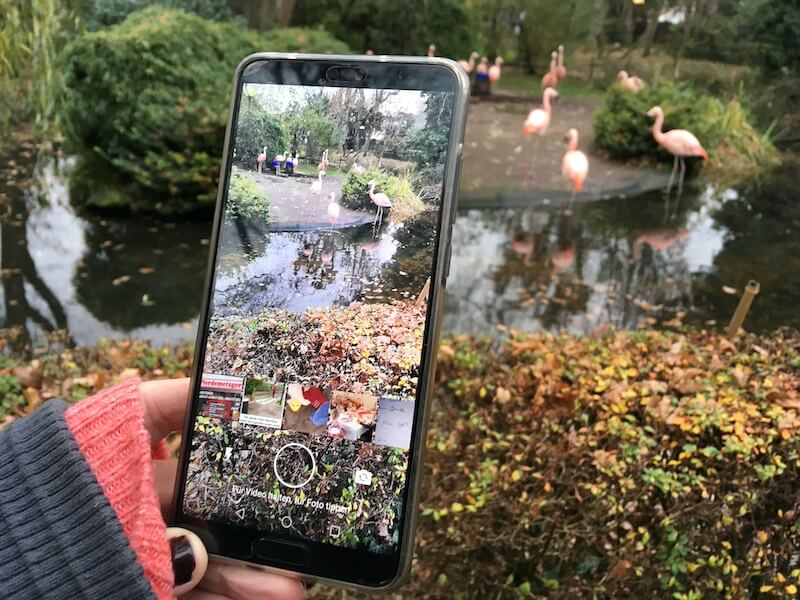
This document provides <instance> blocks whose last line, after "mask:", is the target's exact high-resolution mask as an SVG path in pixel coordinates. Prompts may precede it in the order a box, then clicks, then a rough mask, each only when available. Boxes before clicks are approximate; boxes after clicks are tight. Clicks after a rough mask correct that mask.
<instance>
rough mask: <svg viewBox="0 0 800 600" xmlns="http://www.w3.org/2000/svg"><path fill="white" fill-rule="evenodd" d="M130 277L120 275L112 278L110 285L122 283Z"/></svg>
mask: <svg viewBox="0 0 800 600" xmlns="http://www.w3.org/2000/svg"><path fill="white" fill-rule="evenodd" d="M130 279H131V276H130V275H122V276H120V277H117V278H116V279H114V280H112V281H111V285H122V284H123V283H125V282H127V281H130Z"/></svg>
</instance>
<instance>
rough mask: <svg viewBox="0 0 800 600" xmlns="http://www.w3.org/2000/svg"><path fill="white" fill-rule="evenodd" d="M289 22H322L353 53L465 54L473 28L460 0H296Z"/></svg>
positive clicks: (471, 43) (309, 24) (471, 44)
mask: <svg viewBox="0 0 800 600" xmlns="http://www.w3.org/2000/svg"><path fill="white" fill-rule="evenodd" d="M292 23H293V24H294V25H299V26H306V27H314V26H318V25H322V26H323V27H325V29H327V30H328V31H330V32H331V33H333V34H334V35H335V36H336V37H338V38H339V39H341V40H343V41H344V42H346V43H347V44H348V45H349V46H350V47H352V48H353V49H355V50H356V51H361V52H364V51H366V50H367V49H371V50H373V51H374V52H376V53H379V54H423V53H424V52H425V50H426V49H427V47H428V44H431V43H433V44H436V49H437V54H440V55H442V56H451V57H456V58H460V57H466V56H467V55H468V54H469V52H470V51H471V50H473V49H474V43H475V37H476V36H475V29H474V27H473V23H472V15H471V13H470V11H469V10H468V8H467V5H466V3H465V1H464V0H437V1H435V2H433V1H431V0H409V1H408V2H394V1H393V0H298V2H297V7H296V10H295V11H294V18H293V21H292Z"/></svg>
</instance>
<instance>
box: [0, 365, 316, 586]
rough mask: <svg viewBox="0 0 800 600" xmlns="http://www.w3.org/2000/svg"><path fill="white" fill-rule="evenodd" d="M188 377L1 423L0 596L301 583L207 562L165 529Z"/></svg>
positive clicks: (194, 541) (120, 389) (123, 387)
mask: <svg viewBox="0 0 800 600" xmlns="http://www.w3.org/2000/svg"><path fill="white" fill-rule="evenodd" d="M188 392H189V381H188V379H179V380H168V381H151V382H146V383H141V382H140V381H139V380H138V379H134V380H128V381H125V382H123V383H121V384H120V385H118V386H116V387H113V388H110V389H107V390H103V391H102V392H100V393H98V394H97V395H95V396H92V397H90V398H86V399H84V400H82V401H81V402H79V403H77V404H75V405H72V406H69V405H67V404H66V403H65V402H63V401H61V400H51V401H49V402H47V403H46V404H45V405H44V406H42V407H41V408H40V409H39V410H37V411H36V412H34V413H33V414H31V415H30V416H28V417H26V418H23V419H19V420H17V421H14V422H13V423H11V424H10V425H9V426H8V427H6V428H5V429H4V430H3V431H2V432H0V457H2V458H0V596H2V598H4V599H6V600H9V599H10V600H23V599H24V600H28V599H31V600H33V599H36V600H65V599H70V600H84V599H86V600H94V599H97V600H100V599H102V600H139V599H157V600H163V599H167V598H175V597H176V596H177V597H180V598H182V600H245V599H248V600H256V599H264V600H296V599H299V598H302V597H303V594H304V586H303V584H302V582H301V581H299V580H297V579H292V578H289V577H283V576H280V575H275V574H269V573H266V572H263V571H259V570H256V569H250V568H246V567H238V566H229V565H221V564H216V563H209V562H208V556H207V554H206V550H205V548H204V547H203V544H202V542H201V541H200V539H199V538H198V537H197V536H195V535H194V534H192V533H190V532H189V531H186V530H184V529H178V528H169V529H168V528H167V527H166V526H165V524H164V520H163V518H162V515H161V509H162V507H164V508H166V507H168V506H169V505H170V502H171V496H172V488H173V482H174V477H175V461H174V460H169V458H168V455H167V452H166V446H165V444H164V441H163V440H164V437H165V436H166V435H167V434H169V433H170V432H172V431H174V430H177V429H180V427H181V426H182V424H183V420H184V412H185V410H186V399H187V398H188Z"/></svg>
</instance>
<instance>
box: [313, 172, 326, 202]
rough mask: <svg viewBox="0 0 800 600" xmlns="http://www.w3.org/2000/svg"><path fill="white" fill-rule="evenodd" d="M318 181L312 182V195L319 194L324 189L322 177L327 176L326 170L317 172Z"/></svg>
mask: <svg viewBox="0 0 800 600" xmlns="http://www.w3.org/2000/svg"><path fill="white" fill-rule="evenodd" d="M317 177H319V179H317V181H315V182H314V183H312V184H311V195H312V196H318V195H319V193H320V192H321V191H322V178H323V177H325V171H320V172H319V173H317Z"/></svg>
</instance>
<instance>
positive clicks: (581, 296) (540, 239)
mask: <svg viewBox="0 0 800 600" xmlns="http://www.w3.org/2000/svg"><path fill="white" fill-rule="evenodd" d="M32 160H33V159H32V158H31V157H30V156H25V155H24V153H22V154H20V155H17V156H14V157H13V158H12V159H11V162H9V161H8V159H6V170H5V173H4V177H3V178H2V179H1V180H0V194H1V195H2V197H3V198H4V199H5V201H4V208H5V211H4V216H3V218H2V288H1V289H0V323H2V325H3V326H6V327H7V326H12V325H20V326H23V327H24V329H25V331H26V332H27V334H28V335H29V336H30V338H31V339H32V340H33V341H34V342H38V341H40V340H41V339H42V338H43V335H44V334H45V333H46V332H48V331H52V330H57V329H67V330H68V331H69V332H70V335H71V338H72V340H73V341H74V342H75V343H78V344H93V343H95V342H97V341H98V340H99V339H101V338H109V337H134V338H142V339H146V340H149V341H152V342H154V343H158V344H160V343H171V342H176V341H181V340H190V339H193V337H194V334H195V326H196V323H195V322H196V319H197V315H198V313H199V308H200V303H201V294H202V285H203V278H204V276H205V269H206V259H207V253H208V237H209V235H210V223H209V222H207V221H203V220H201V221H183V220H181V221H180V222H178V221H176V222H164V221H160V220H155V219H151V218H131V217H126V216H115V217H112V216H107V215H104V216H102V217H100V216H96V215H92V214H78V213H77V212H76V211H75V210H74V209H73V208H72V207H71V206H70V204H69V195H68V191H67V188H66V184H65V181H64V179H63V177H62V176H61V175H60V174H59V172H60V168H61V167H63V165H58V164H57V163H55V162H54V163H51V164H49V165H47V166H46V167H45V168H44V169H42V171H41V172H42V173H43V176H42V177H41V178H39V179H38V180H37V181H38V183H36V184H35V185H34V183H33V181H31V180H26V179H25V177H24V176H21V175H24V173H25V172H28V171H30V168H31V164H30V163H31V161H32ZM26 161H27V162H26ZM26 164H27V167H26ZM26 169H28V171H26ZM795 174H796V167H793V166H792V165H787V166H785V167H783V168H782V169H781V170H780V171H779V172H777V173H776V174H774V175H773V176H771V177H770V179H768V180H765V181H762V182H760V183H759V184H753V185H752V186H749V187H747V188H743V189H740V190H727V191H725V192H724V193H716V192H715V190H713V189H712V188H711V187H703V186H700V185H696V186H695V187H690V188H688V189H687V190H686V191H685V192H684V195H683V197H682V198H681V200H680V202H679V203H675V202H674V201H673V203H672V204H670V205H669V206H666V205H665V201H664V196H663V194H662V193H661V192H650V193H644V194H641V195H638V196H628V197H624V198H621V197H616V198H610V199H598V200H596V201H587V202H579V203H577V204H576V205H575V207H574V209H573V210H572V212H571V214H566V213H565V212H564V211H563V210H561V208H560V207H559V206H556V205H555V204H556V203H547V202H546V201H545V200H544V199H543V198H541V195H539V196H538V197H537V196H536V195H535V194H533V193H531V194H530V197H529V198H528V197H526V196H525V195H524V194H523V195H521V196H520V195H519V194H517V195H516V196H509V197H504V196H503V195H502V194H498V195H486V196H485V197H482V196H481V195H480V194H479V193H477V192H474V193H465V194H464V195H463V198H462V208H461V209H460V211H459V214H458V218H457V220H456V225H455V230H454V246H453V258H452V265H451V275H450V279H449V282H448V288H447V298H446V311H445V321H444V327H443V331H444V332H445V333H456V334H460V333H478V334H490V333H491V332H492V331H494V330H495V329H496V327H497V325H499V324H505V325H507V326H510V327H515V328H518V329H521V330H531V329H546V330H550V331H560V330H566V331H571V332H575V333H582V332H586V331H589V330H592V329H594V328H595V327H597V326H599V325H602V324H604V323H609V324H611V325H614V326H616V327H624V328H635V327H661V326H674V325H678V324H680V323H687V324H693V325H698V326H724V325H725V324H726V323H727V321H728V319H729V318H730V315H731V313H732V311H733V309H734V308H735V306H736V303H737V300H738V294H739V293H740V292H741V290H742V288H743V286H744V284H745V283H746V281H747V280H748V279H756V280H758V281H759V282H760V283H761V293H760V294H759V296H758V298H757V299H756V301H755V303H754V305H753V308H752V310H751V314H750V316H749V317H748V320H747V323H746V327H747V328H748V329H749V330H752V331H760V332H768V331H771V330H774V329H775V328H777V327H780V326H792V327H800V316H798V312H797V311H796V310H794V302H795V301H796V300H797V299H798V298H800V236H798V235H797V230H798V227H800V205H798V203H797V202H796V200H795V191H794V188H793V186H792V178H793V177H794V176H795ZM20 186H21V187H20ZM509 198H510V199H509ZM667 211H668V212H667ZM429 226H430V223H426V222H425V220H420V222H418V223H407V224H405V225H404V226H402V227H397V226H395V225H393V224H390V225H387V226H385V227H384V228H383V229H382V231H381V233H380V235H379V236H378V237H377V238H373V236H372V232H371V226H370V225H368V226H364V227H360V228H358V227H355V228H350V229H348V230H340V231H332V232H324V231H323V232H316V233H310V232H309V233H303V232H287V233H286V234H284V235H283V236H281V237H280V238H279V239H276V240H274V241H273V242H271V243H275V244H281V245H284V246H286V247H287V248H289V249H291V250H292V252H291V253H290V258H289V259H287V261H288V262H287V263H286V264H285V265H282V266H281V268H283V269H287V270H293V272H294V273H295V275H296V277H294V278H293V280H296V281H297V282H298V286H296V287H295V288H293V289H291V290H288V289H284V290H275V289H274V287H271V286H270V281H271V277H272V275H273V274H271V273H270V272H269V270H265V269H263V268H261V265H262V262H261V261H262V258H260V256H261V257H263V252H264V251H266V249H261V250H259V251H255V250H253V249H251V253H250V254H248V257H247V261H246V262H243V263H241V264H238V265H229V268H228V269H227V270H226V272H225V273H223V276H222V279H221V281H222V283H223V284H224V286H223V287H225V288H226V289H227V290H228V291H227V292H226V298H227V300H226V302H227V303H229V304H230V306H231V307H236V305H237V290H241V286H242V285H244V284H243V281H244V279H243V277H244V276H245V275H246V276H247V277H250V276H252V282H251V283H249V284H248V285H257V286H259V287H260V288H262V289H263V290H264V292H263V295H262V296H259V302H262V303H266V304H269V303H274V302H277V301H279V300H286V299H287V298H288V297H289V296H288V295H290V296H291V298H293V300H292V302H294V303H300V304H302V302H308V301H310V300H309V296H310V295H326V296H328V297H330V298H331V299H332V300H333V301H334V302H337V303H343V302H344V303H346V302H347V301H349V299H351V298H360V299H363V300H365V301H370V300H375V301H379V300H381V299H384V298H386V297H393V296H394V295H396V292H394V291H393V290H395V288H397V289H404V288H405V289H414V288H415V286H418V287H419V288H421V287H422V286H423V285H424V281H414V282H412V283H413V285H411V286H409V285H408V282H407V281H406V282H399V281H393V280H392V278H393V277H395V278H396V277H403V276H405V273H413V272H414V263H415V251H414V248H415V243H414V238H415V236H416V235H418V234H419V232H420V231H421V230H422V229H424V228H425V227H429ZM225 243H234V242H232V241H231V240H227V241H225ZM259 252H261V253H262V254H259ZM264 264H266V262H264ZM401 273H402V274H403V275H400V274H401ZM307 274H310V275H311V277H310V278H306V277H305V275H307ZM300 282H304V283H303V284H302V285H300ZM303 285H305V286H307V287H303ZM287 294H288V295H287ZM282 295H283V296H282ZM300 304H298V306H299V305H300ZM231 310H233V309H231Z"/></svg>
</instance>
